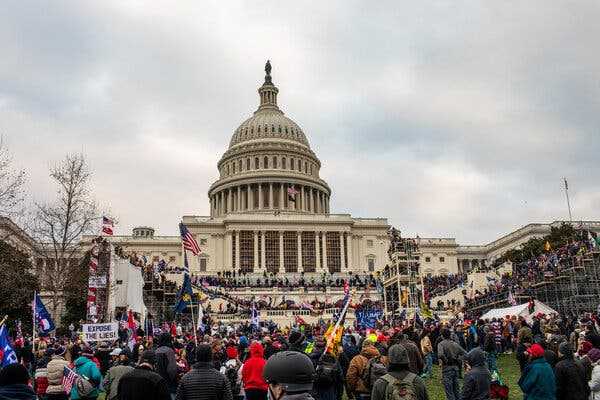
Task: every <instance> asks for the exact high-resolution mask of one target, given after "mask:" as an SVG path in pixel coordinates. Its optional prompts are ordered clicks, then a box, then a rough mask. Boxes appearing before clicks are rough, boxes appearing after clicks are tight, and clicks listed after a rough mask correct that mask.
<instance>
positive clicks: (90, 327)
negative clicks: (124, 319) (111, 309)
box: [81, 322, 119, 342]
mask: <svg viewBox="0 0 600 400" xmlns="http://www.w3.org/2000/svg"><path fill="white" fill-rule="evenodd" d="M81 331H82V333H83V341H84V342H105V341H106V342H113V341H115V340H117V339H118V338H119V332H118V331H119V324H118V323H117V322H111V323H108V324H83V327H82V330H81Z"/></svg>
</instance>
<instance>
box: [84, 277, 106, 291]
mask: <svg viewBox="0 0 600 400" xmlns="http://www.w3.org/2000/svg"><path fill="white" fill-rule="evenodd" d="M88 286H89V287H91V288H96V289H98V288H105V287H106V275H100V276H90V278H89V280H88Z"/></svg>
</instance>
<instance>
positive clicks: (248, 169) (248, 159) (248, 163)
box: [246, 157, 250, 171]
mask: <svg viewBox="0 0 600 400" xmlns="http://www.w3.org/2000/svg"><path fill="white" fill-rule="evenodd" d="M246 171H250V157H248V158H246Z"/></svg>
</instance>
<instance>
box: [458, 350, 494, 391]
mask: <svg viewBox="0 0 600 400" xmlns="http://www.w3.org/2000/svg"><path fill="white" fill-rule="evenodd" d="M464 361H465V368H466V370H467V373H466V374H465V379H464V382H463V387H462V396H461V400H487V399H489V398H490V384H491V381H492V376H491V374H490V371H489V370H488V368H487V366H486V357H485V353H484V352H483V350H481V349H480V348H479V347H475V348H474V349H473V350H471V351H469V352H468V353H467V355H466V356H465V360H464Z"/></svg>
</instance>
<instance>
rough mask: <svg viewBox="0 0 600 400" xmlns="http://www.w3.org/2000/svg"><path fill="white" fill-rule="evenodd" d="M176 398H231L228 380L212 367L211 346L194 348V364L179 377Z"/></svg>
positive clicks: (189, 399)
mask: <svg viewBox="0 0 600 400" xmlns="http://www.w3.org/2000/svg"><path fill="white" fill-rule="evenodd" d="M175 398H176V400H232V399H233V397H232V395H231V388H230V387H229V381H228V380H227V378H225V376H223V375H222V374H220V373H219V371H217V370H216V369H215V368H214V364H213V354H212V347H211V346H210V345H208V344H200V345H198V347H197V348H196V364H194V365H193V367H192V370H191V371H190V372H188V373H187V374H185V375H184V376H183V378H181V382H180V383H179V387H178V388H177V396H176V397H175Z"/></svg>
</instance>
